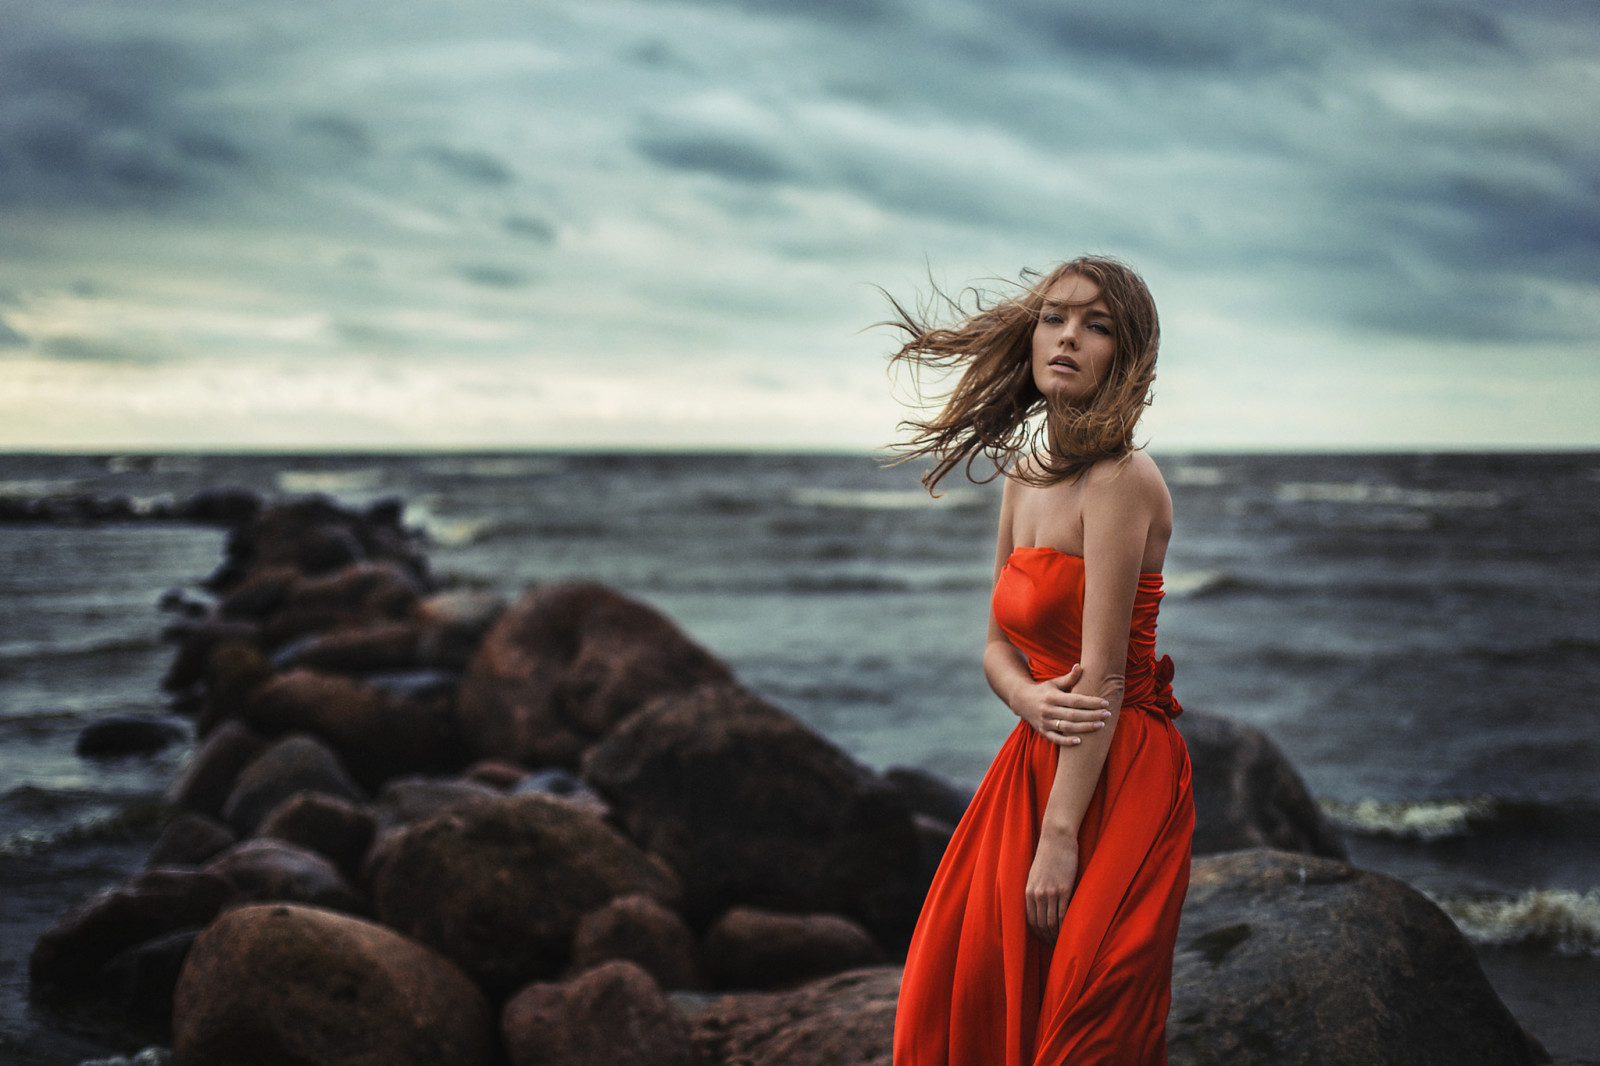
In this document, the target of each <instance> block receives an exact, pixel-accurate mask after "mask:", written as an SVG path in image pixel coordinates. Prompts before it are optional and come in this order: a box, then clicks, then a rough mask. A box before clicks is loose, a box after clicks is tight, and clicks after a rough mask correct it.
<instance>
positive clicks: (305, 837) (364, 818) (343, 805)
mask: <svg viewBox="0 0 1600 1066" xmlns="http://www.w3.org/2000/svg"><path fill="white" fill-rule="evenodd" d="M377 828H378V822H377V819H376V818H374V817H373V814H372V812H371V811H369V810H367V809H366V808H364V807H358V806H356V805H355V804H354V803H351V802H350V801H349V800H346V799H341V798H339V797H338V796H330V795H327V794H326V793H323V792H297V793H295V794H294V795H292V796H290V797H289V798H288V799H286V800H284V801H283V802H282V803H280V804H278V805H277V806H276V807H274V808H272V813H271V814H268V815H267V817H266V819H265V820H264V821H263V822H262V823H261V829H260V831H259V835H260V836H262V837H271V838H273V839H275V840H282V841H286V842H288V843H290V844H294V845H296V846H298V847H302V848H305V849H306V850H307V851H314V852H316V853H317V854H318V855H321V856H322V857H323V858H325V859H327V860H328V861H329V862H331V863H333V865H334V866H335V867H337V868H338V870H339V872H340V873H341V874H343V875H344V876H345V877H346V878H348V879H350V880H352V881H353V880H355V879H356V878H358V877H360V875H361V864H362V862H363V861H364V860H365V859H366V857H367V851H368V849H369V848H371V847H372V838H373V837H374V836H375V835H376V833H377Z"/></svg>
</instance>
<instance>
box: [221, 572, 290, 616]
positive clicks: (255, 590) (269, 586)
mask: <svg viewBox="0 0 1600 1066" xmlns="http://www.w3.org/2000/svg"><path fill="white" fill-rule="evenodd" d="M304 581H305V575H304V574H302V573H301V572H300V568H299V567H297V566H295V565H293V564H290V563H280V564H279V565H277V566H264V567H261V568H259V569H257V570H254V571H252V572H251V573H250V575H249V576H247V577H246V578H245V579H244V580H243V581H240V582H239V584H237V585H236V586H234V588H233V590H232V591H230V592H229V593H228V594H227V595H226V596H224V597H223V598H222V602H221V603H220V604H218V605H217V613H218V614H219V615H221V616H222V617H223V618H224V619H240V618H242V619H249V620H250V621H254V622H259V621H261V620H262V619H264V618H269V617H271V616H272V615H273V614H274V613H276V612H277V611H280V610H282V609H283V606H284V604H286V603H288V602H289V597H290V596H292V595H293V594H294V590H295V589H296V588H298V587H299V586H300V585H301V583H302V582H304Z"/></svg>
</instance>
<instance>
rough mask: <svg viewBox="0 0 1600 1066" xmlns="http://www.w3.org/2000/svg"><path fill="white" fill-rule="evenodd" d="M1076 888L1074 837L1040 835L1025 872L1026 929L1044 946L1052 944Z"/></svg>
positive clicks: (1075, 844)
mask: <svg viewBox="0 0 1600 1066" xmlns="http://www.w3.org/2000/svg"><path fill="white" fill-rule="evenodd" d="M1077 884H1078V836H1077V834H1076V833H1072V834H1051V833H1049V832H1046V833H1044V834H1043V835H1041V836H1040V837H1039V846H1038V847H1037V848H1036V849H1034V853H1033V865H1032V866H1031V867H1030V868H1029V869H1028V887H1027V889H1026V893H1027V900H1026V903H1027V907H1026V910H1027V915H1028V928H1029V929H1031V930H1032V931H1033V933H1034V935H1035V936H1037V937H1038V938H1039V939H1040V940H1043V941H1045V942H1046V943H1048V944H1053V943H1055V939H1056V934H1057V933H1059V932H1060V931H1061V921H1062V919H1063V918H1065V917H1066V914H1067V903H1068V902H1070V901H1071V899H1072V890H1073V889H1074V888H1076V887H1077Z"/></svg>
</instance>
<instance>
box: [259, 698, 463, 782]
mask: <svg viewBox="0 0 1600 1066" xmlns="http://www.w3.org/2000/svg"><path fill="white" fill-rule="evenodd" d="M242 718H243V720H244V721H245V722H247V723H248V724H249V725H250V726H252V727H253V728H255V729H258V730H260V731H261V732H263V733H267V734H277V733H282V732H286V731H291V730H293V731H300V732H306V733H313V734H315V735H316V736H318V737H321V738H322V739H323V740H325V741H326V742H327V743H328V744H329V745H331V746H332V747H333V749H334V750H335V751H337V752H338V753H339V755H340V757H341V759H342V760H343V762H344V764H345V765H346V766H347V767H348V768H349V771H350V773H351V775H352V776H353V777H354V778H355V779H356V780H357V781H358V782H360V783H361V784H362V785H363V786H365V787H366V788H369V789H373V788H376V787H377V786H378V785H380V784H381V783H382V782H384V781H386V780H388V779H389V778H391V777H395V776H397V775H399V774H408V773H419V772H427V771H437V770H448V769H455V768H456V767H459V766H460V765H462V764H463V763H464V762H465V761H466V760H465V759H464V758H463V757H462V751H461V746H460V742H459V738H458V734H457V731H456V721H455V715H454V711H453V708H452V707H451V702H450V698H449V694H448V692H441V691H439V690H437V689H434V690H432V691H429V690H424V691H422V692H421V693H420V694H418V695H416V696H408V695H404V694H396V693H392V692H388V691H385V689H384V688H383V687H381V686H380V685H377V684H374V683H372V682H371V681H364V680H357V679H356V678H351V677H340V676H337V675H333V674H322V673H317V672H315V671H311V670H290V671H288V672H286V673H282V674H278V675H276V676H275V677H273V678H272V679H271V680H270V681H268V682H267V683H266V684H264V685H262V686H261V687H260V688H258V689H257V690H256V691H255V693H254V695H253V696H252V697H251V699H250V701H249V702H248V703H247V704H246V705H245V707H244V710H243V712H242Z"/></svg>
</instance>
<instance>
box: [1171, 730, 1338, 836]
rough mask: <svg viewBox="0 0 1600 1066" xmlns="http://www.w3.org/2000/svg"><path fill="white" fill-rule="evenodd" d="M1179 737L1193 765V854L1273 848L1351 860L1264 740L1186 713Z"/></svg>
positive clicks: (1293, 775)
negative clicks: (1187, 747) (1187, 749)
mask: <svg viewBox="0 0 1600 1066" xmlns="http://www.w3.org/2000/svg"><path fill="white" fill-rule="evenodd" d="M1178 731H1179V732H1180V733H1182V734H1183V739H1184V742H1185V743H1186V744H1188V746H1189V759H1190V762H1191V763H1192V764H1193V766H1194V812H1195V827H1194V853H1195V854H1196V855H1206V854H1211V853H1214V852H1221V851H1235V850H1237V849H1240V848H1254V847H1269V848H1277V849H1279V850H1280V851H1300V852H1305V853H1306V854H1308V855H1321V856H1323V857H1325V858H1330V859H1344V858H1346V857H1347V856H1346V854H1345V849H1344V842H1343V840H1341V839H1340V837H1339V833H1338V830H1336V829H1334V828H1333V826H1331V825H1330V824H1329V823H1328V821H1327V819H1326V818H1324V817H1323V814H1322V811H1321V810H1320V809H1319V808H1318V807H1317V804H1316V802H1315V801H1314V800H1313V799H1312V798H1311V794H1310V793H1309V792H1308V791H1307V790H1306V786H1305V782H1304V781H1302V780H1301V779H1300V775H1299V773H1298V772H1296V770H1295V768H1294V765H1293V764H1292V763H1290V762H1289V760H1288V759H1287V758H1286V757H1285V756H1284V754H1283V752H1281V751H1279V750H1278V746H1277V745H1276V744H1274V743H1273V742H1272V741H1271V740H1270V739H1269V738H1268V737H1267V735H1266V734H1265V733H1263V732H1261V731H1260V730H1259V729H1256V728H1254V727H1253V726H1248V725H1245V724H1243V723H1242V722H1235V721H1233V720H1232V719H1230V718H1224V717H1223V716H1222V715H1218V714H1207V713H1206V712H1204V711H1185V712H1184V714H1183V717H1181V718H1179V719H1178Z"/></svg>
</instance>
